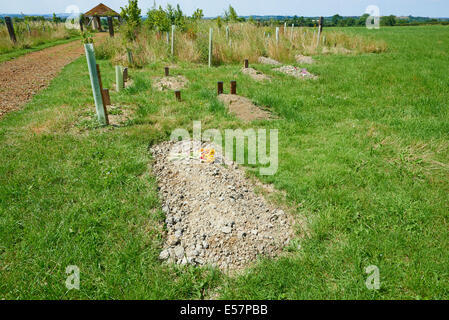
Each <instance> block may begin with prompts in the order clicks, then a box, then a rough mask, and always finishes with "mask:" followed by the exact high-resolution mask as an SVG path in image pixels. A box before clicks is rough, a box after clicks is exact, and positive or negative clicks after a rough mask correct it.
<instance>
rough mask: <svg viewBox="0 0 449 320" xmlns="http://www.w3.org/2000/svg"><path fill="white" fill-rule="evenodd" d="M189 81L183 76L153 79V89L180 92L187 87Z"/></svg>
mask: <svg viewBox="0 0 449 320" xmlns="http://www.w3.org/2000/svg"><path fill="white" fill-rule="evenodd" d="M188 83H189V80H187V78H186V77H184V76H169V77H162V78H160V77H158V78H154V79H153V88H155V89H156V90H159V91H165V90H181V89H184V88H185V87H187V85H188Z"/></svg>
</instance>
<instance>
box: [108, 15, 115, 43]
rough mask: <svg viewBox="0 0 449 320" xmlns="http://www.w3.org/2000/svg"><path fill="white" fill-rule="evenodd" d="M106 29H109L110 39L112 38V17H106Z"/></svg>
mask: <svg viewBox="0 0 449 320" xmlns="http://www.w3.org/2000/svg"><path fill="white" fill-rule="evenodd" d="M108 28H109V36H110V37H111V38H113V37H114V23H113V21H112V17H108Z"/></svg>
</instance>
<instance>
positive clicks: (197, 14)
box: [192, 9, 204, 21]
mask: <svg viewBox="0 0 449 320" xmlns="http://www.w3.org/2000/svg"><path fill="white" fill-rule="evenodd" d="M203 17H204V13H203V10H202V9H196V10H195V12H194V13H193V15H192V19H193V20H196V21H198V20H201V19H203Z"/></svg>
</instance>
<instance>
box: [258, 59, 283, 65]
mask: <svg viewBox="0 0 449 320" xmlns="http://www.w3.org/2000/svg"><path fill="white" fill-rule="evenodd" d="M259 63H261V64H269V65H273V66H281V65H282V63H280V62H279V61H276V60H274V59H271V58H267V57H260V58H259Z"/></svg>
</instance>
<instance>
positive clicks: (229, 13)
mask: <svg viewBox="0 0 449 320" xmlns="http://www.w3.org/2000/svg"><path fill="white" fill-rule="evenodd" d="M224 19H225V21H226V22H238V21H239V16H238V14H237V11H235V9H234V7H233V6H231V5H229V8H228V10H226V11H225V12H224Z"/></svg>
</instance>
